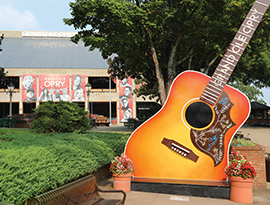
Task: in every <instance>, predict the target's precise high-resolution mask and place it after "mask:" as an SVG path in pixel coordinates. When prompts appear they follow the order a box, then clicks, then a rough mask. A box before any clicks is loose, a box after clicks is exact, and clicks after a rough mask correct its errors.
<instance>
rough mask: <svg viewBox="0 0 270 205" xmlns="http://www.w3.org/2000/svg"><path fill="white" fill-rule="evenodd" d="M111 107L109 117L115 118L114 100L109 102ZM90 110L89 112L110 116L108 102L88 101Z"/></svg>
mask: <svg viewBox="0 0 270 205" xmlns="http://www.w3.org/2000/svg"><path fill="white" fill-rule="evenodd" d="M111 108H112V113H111V117H113V118H116V102H111ZM90 110H91V114H96V115H103V116H105V117H110V103H109V102H90Z"/></svg>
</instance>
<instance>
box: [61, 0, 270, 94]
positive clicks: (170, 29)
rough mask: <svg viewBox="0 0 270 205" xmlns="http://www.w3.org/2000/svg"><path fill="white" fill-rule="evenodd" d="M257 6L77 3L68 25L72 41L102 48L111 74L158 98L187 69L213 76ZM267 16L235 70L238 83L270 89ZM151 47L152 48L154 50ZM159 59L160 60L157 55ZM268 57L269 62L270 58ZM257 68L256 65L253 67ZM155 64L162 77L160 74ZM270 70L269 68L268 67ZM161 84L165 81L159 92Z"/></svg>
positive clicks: (211, 0)
mask: <svg viewBox="0 0 270 205" xmlns="http://www.w3.org/2000/svg"><path fill="white" fill-rule="evenodd" d="M253 3H254V1H247V0H232V1H228V0H201V1H194V0H179V1H172V0H158V1H156V0H155V1H154V0H147V1H146V0H141V1H139V0H134V1H127V0H102V1H100V0H76V1H74V2H71V3H70V8H71V16H72V17H71V18H66V19H64V23H65V24H67V25H70V26H74V28H75V29H79V30H80V31H79V33H78V34H77V35H76V36H75V37H74V38H73V39H72V40H73V41H74V42H78V41H79V40H83V41H84V43H85V46H90V50H93V49H95V48H98V49H99V50H100V51H101V53H102V56H103V57H104V58H105V59H106V58H108V57H109V56H111V55H112V54H117V55H118V58H114V59H113V60H111V61H110V62H109V63H110V68H111V69H112V70H109V73H111V72H112V71H113V77H114V76H117V77H120V78H121V77H125V76H131V77H132V78H137V79H139V80H138V83H143V86H142V87H140V89H139V90H136V94H137V95H139V96H140V95H145V96H149V95H150V96H151V97H155V96H160V95H161V92H164V89H165V90H167V91H168V90H169V87H170V85H171V82H172V79H174V78H175V76H176V75H177V74H178V73H180V72H182V71H184V70H187V69H190V70H197V71H200V70H201V69H203V70H204V73H207V74H209V75H212V73H213V72H214V70H215V69H216V67H217V65H218V63H219V61H220V60H221V57H222V56H223V54H224V53H225V51H226V48H227V47H228V46H229V44H230V42H231V41H232V39H233V37H234V35H235V34H236V32H237V31H238V29H239V27H240V25H241V23H242V21H243V20H244V18H245V17H246V15H247V13H248V11H249V10H250V8H251V6H252V4H253ZM269 22H270V11H269V10H268V11H267V12H266V14H265V16H264V18H263V20H262V22H261V23H260V25H259V27H258V28H257V30H256V32H255V34H254V36H253V37H252V39H251V42H250V43H249V45H248V47H247V49H246V51H245V52H244V54H243V57H242V58H241V59H240V61H239V63H238V65H237V68H236V69H235V71H234V73H233V76H232V81H234V78H237V77H238V78H244V79H245V84H248V83H250V81H257V82H261V83H263V84H264V85H267V86H269V85H270V81H269V79H270V72H269V55H268V53H269V48H270V46H269V43H267V42H270V35H269V30H270V23H269ZM151 43H152V44H151ZM154 50H155V53H156V58H155V57H154V56H153V53H154ZM267 56H268V57H267ZM255 62H256V63H255ZM156 64H158V65H159V67H160V69H161V73H160V74H157V70H158V69H157V67H156ZM266 65H268V67H267V66H266ZM158 79H161V81H164V85H165V88H164V89H163V88H161V87H160V85H159V83H158Z"/></svg>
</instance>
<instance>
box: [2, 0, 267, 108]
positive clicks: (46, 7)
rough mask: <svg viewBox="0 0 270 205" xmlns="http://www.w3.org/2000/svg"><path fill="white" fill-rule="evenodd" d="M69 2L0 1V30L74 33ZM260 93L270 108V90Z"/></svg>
mask: <svg viewBox="0 0 270 205" xmlns="http://www.w3.org/2000/svg"><path fill="white" fill-rule="evenodd" d="M69 2H75V0H0V30H19V31H67V32H73V31H76V30H75V29H74V28H73V27H72V26H68V25H65V24H64V23H63V18H70V17H71V15H70V7H69ZM262 91H263V94H264V97H263V100H264V101H265V102H266V103H267V104H268V105H269V106H270V88H267V89H262Z"/></svg>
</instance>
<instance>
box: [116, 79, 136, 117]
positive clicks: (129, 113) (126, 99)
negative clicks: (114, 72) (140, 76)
mask: <svg viewBox="0 0 270 205" xmlns="http://www.w3.org/2000/svg"><path fill="white" fill-rule="evenodd" d="M119 102H120V103H119V117H120V122H127V120H128V119H129V118H132V117H133V100H132V79H131V78H130V77H128V78H125V79H123V80H119Z"/></svg>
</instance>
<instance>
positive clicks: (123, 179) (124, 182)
mask: <svg viewBox="0 0 270 205" xmlns="http://www.w3.org/2000/svg"><path fill="white" fill-rule="evenodd" d="M131 178H132V173H128V174H120V175H118V176H117V175H116V174H113V189H114V190H123V191H125V192H129V191H130V183H131Z"/></svg>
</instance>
